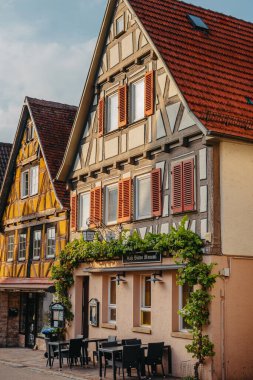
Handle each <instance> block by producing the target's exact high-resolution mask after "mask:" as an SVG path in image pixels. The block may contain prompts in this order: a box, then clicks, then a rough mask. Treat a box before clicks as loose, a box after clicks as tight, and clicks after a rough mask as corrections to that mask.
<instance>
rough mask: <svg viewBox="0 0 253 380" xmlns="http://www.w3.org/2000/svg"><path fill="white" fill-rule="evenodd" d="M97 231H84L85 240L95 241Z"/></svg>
mask: <svg viewBox="0 0 253 380" xmlns="http://www.w3.org/2000/svg"><path fill="white" fill-rule="evenodd" d="M95 233H96V232H95V231H91V230H86V231H83V239H84V240H85V241H93V240H94V237H95Z"/></svg>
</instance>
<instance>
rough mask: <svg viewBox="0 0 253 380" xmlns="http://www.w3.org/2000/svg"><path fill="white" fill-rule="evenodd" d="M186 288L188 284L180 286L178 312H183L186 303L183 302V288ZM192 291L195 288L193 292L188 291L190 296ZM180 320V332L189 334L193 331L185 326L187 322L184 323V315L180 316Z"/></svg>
mask: <svg viewBox="0 0 253 380" xmlns="http://www.w3.org/2000/svg"><path fill="white" fill-rule="evenodd" d="M184 286H186V284H185V285H179V287H178V310H182V309H183V307H184V306H185V305H184V302H183V299H184V297H183V288H184ZM187 286H188V285H187ZM189 288H190V287H189ZM191 291H193V288H192V290H188V292H189V294H190V292H191ZM178 318H179V319H178V330H179V331H180V332H189V331H190V330H191V329H190V328H187V327H185V325H184V324H185V323H186V322H184V318H183V317H182V315H180V314H179V316H178Z"/></svg>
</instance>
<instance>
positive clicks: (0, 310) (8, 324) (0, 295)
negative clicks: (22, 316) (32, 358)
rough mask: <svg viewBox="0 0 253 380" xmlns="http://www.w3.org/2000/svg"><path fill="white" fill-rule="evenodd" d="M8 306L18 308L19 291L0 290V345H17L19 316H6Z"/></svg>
mask: <svg viewBox="0 0 253 380" xmlns="http://www.w3.org/2000/svg"><path fill="white" fill-rule="evenodd" d="M9 308H17V309H18V310H19V309H20V296H19V293H7V292H0V347H16V346H18V340H19V339H18V332H19V316H18V315H17V316H13V317H9V316H8V310H9Z"/></svg>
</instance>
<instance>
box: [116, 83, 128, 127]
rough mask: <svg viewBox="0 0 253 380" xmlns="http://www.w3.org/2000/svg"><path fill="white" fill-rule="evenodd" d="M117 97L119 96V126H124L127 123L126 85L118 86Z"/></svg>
mask: <svg viewBox="0 0 253 380" xmlns="http://www.w3.org/2000/svg"><path fill="white" fill-rule="evenodd" d="M118 97H119V127H125V126H126V125H127V85H124V86H120V87H119V90H118Z"/></svg>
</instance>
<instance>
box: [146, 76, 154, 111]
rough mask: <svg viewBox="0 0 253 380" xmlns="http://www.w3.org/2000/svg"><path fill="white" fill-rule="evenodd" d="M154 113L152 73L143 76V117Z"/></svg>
mask: <svg viewBox="0 0 253 380" xmlns="http://www.w3.org/2000/svg"><path fill="white" fill-rule="evenodd" d="M153 113H154V71H149V72H148V73H146V74H145V116H150V115H153Z"/></svg>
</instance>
